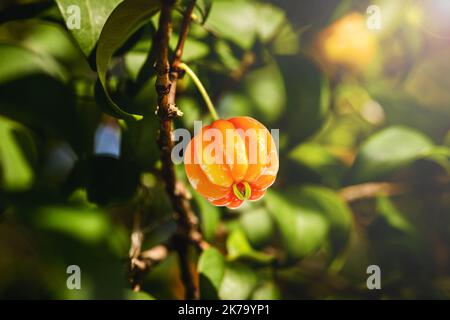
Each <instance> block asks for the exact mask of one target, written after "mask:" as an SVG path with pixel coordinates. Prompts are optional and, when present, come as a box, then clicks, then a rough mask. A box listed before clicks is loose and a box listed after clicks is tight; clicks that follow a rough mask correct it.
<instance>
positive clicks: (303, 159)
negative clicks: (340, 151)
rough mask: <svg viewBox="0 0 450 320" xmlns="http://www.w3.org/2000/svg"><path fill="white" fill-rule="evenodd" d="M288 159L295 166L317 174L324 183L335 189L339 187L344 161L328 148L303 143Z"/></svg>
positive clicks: (316, 144) (312, 143)
mask: <svg viewBox="0 0 450 320" xmlns="http://www.w3.org/2000/svg"><path fill="white" fill-rule="evenodd" d="M288 158H289V159H290V160H292V161H293V162H294V163H295V164H299V165H301V166H304V167H306V168H308V169H310V170H311V171H313V172H314V173H316V174H317V175H318V176H320V177H321V179H322V181H323V182H324V183H327V184H329V185H331V186H335V187H337V186H339V184H340V181H341V178H342V176H343V173H344V170H345V167H344V164H343V163H342V161H341V160H340V159H339V158H337V157H336V156H335V155H334V154H332V153H331V151H330V150H329V149H327V147H326V146H323V145H320V144H318V143H314V142H309V143H302V144H300V145H299V146H297V147H295V148H294V149H293V150H292V151H291V152H290V153H289V154H288ZM297 167H298V166H297ZM295 169H296V168H294V169H293V170H295Z"/></svg>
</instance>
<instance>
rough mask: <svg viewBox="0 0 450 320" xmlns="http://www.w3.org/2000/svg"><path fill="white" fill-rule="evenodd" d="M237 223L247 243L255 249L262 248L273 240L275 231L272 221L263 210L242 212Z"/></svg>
mask: <svg viewBox="0 0 450 320" xmlns="http://www.w3.org/2000/svg"><path fill="white" fill-rule="evenodd" d="M239 222H240V225H241V228H242V230H243V231H244V233H245V235H246V237H247V238H248V240H249V242H250V243H251V244H252V246H254V247H255V248H259V247H262V246H264V245H266V244H267V243H268V242H270V241H271V240H272V239H273V236H274V231H275V230H274V225H273V221H272V218H271V217H270V214H269V213H268V212H267V210H265V209H264V208H260V209H255V210H251V211H249V210H247V211H245V212H243V213H242V214H241V215H240V217H239Z"/></svg>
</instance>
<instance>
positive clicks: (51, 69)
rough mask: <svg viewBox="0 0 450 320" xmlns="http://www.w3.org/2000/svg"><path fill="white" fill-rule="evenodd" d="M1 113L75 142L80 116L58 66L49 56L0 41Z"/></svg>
mask: <svg viewBox="0 0 450 320" xmlns="http://www.w3.org/2000/svg"><path fill="white" fill-rule="evenodd" d="M0 56H2V58H3V59H5V61H8V63H7V64H4V65H3V66H2V68H1V69H0V105H1V108H0V114H2V115H5V116H7V117H8V118H10V119H12V120H15V121H18V122H20V123H22V124H23V125H26V126H27V127H28V128H30V129H36V128H38V129H40V130H42V132H44V133H46V134H48V135H51V136H53V137H58V138H64V139H67V140H68V141H70V142H71V143H72V145H73V146H77V144H78V142H79V137H78V136H77V131H78V130H79V122H78V120H79V118H78V117H77V111H76V107H75V101H74V95H73V92H72V91H71V88H70V87H68V86H67V85H66V83H65V78H66V77H65V74H64V71H63V69H62V68H61V66H60V65H59V64H58V63H56V62H55V60H53V59H52V58H51V57H49V56H46V55H43V54H36V53H35V52H33V51H31V50H28V49H25V48H23V47H20V46H15V45H8V44H0Z"/></svg>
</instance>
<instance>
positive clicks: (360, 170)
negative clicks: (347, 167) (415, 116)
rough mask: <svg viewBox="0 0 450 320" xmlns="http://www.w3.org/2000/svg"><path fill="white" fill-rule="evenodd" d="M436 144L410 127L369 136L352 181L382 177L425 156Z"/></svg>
mask: <svg viewBox="0 0 450 320" xmlns="http://www.w3.org/2000/svg"><path fill="white" fill-rule="evenodd" d="M432 147H433V143H432V141H431V140H430V139H429V138H428V137H427V136H425V135H424V134H422V133H420V132H418V131H416V130H414V129H410V128H407V127H401V126H394V127H389V128H386V129H384V130H381V131H380V132H377V133H376V134H374V135H372V136H371V137H369V138H368V139H367V140H366V141H365V142H364V143H363V144H362V145H361V148H360V150H359V152H358V155H357V157H356V160H355V162H354V164H353V167H352V168H351V172H350V183H359V182H365V181H370V180H373V179H380V178H383V177H385V176H386V175H387V174H389V173H391V172H393V171H394V170H396V169H399V168H401V167H403V166H406V165H408V164H410V163H411V162H413V161H414V160H417V159H419V158H423V157H424V156H426V155H427V154H428V153H429V152H430V150H431V149H432Z"/></svg>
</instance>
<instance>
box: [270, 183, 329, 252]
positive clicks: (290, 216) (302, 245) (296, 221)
mask: <svg viewBox="0 0 450 320" xmlns="http://www.w3.org/2000/svg"><path fill="white" fill-rule="evenodd" d="M265 200H266V205H267V207H268V209H269V211H270V213H271V214H272V217H273V219H274V220H275V222H276V224H277V226H278V229H279V230H280V235H281V242H282V245H283V247H284V249H285V250H286V253H287V255H288V259H289V260H291V259H301V258H304V257H306V256H309V255H311V254H313V253H315V252H316V251H317V250H319V249H320V248H321V247H322V245H323V244H324V243H325V242H326V240H327V232H328V223H327V220H326V219H325V217H323V216H322V215H321V214H320V213H317V212H315V211H312V210H308V209H304V208H301V207H300V206H298V205H297V204H296V203H293V202H292V200H291V199H289V198H287V197H285V196H282V195H280V194H277V193H276V192H274V191H272V192H269V193H267V194H266V197H265Z"/></svg>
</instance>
